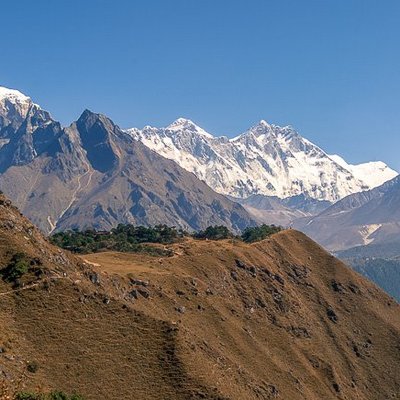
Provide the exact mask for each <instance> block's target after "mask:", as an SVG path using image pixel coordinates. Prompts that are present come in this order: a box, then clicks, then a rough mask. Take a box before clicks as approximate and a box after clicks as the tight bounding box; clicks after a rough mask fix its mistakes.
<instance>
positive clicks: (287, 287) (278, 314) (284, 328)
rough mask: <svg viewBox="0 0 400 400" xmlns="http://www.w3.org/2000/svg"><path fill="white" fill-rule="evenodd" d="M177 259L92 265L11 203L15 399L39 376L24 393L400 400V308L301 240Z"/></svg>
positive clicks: (1, 336) (8, 358)
mask: <svg viewBox="0 0 400 400" xmlns="http://www.w3.org/2000/svg"><path fill="white" fill-rule="evenodd" d="M171 248H172V250H173V251H174V252H175V255H174V256H173V257H165V258H159V257H157V258H152V257H150V256H144V255H138V254H136V255H135V254H132V255H130V254H118V253H100V254H93V255H87V256H84V258H85V259H87V260H88V261H89V262H91V263H93V264H94V263H96V264H99V265H98V266H95V265H93V264H92V265H90V264H88V263H87V262H86V261H83V262H82V261H79V260H78V259H76V258H74V257H73V256H71V255H69V254H67V253H65V252H63V251H61V250H59V249H56V248H54V247H52V246H50V245H49V244H48V243H47V242H46V241H45V240H44V239H43V238H42V237H41V235H40V234H39V233H38V231H37V230H36V229H35V228H33V227H32V225H31V224H30V223H29V221H27V220H26V219H25V218H23V217H22V216H21V215H20V214H19V213H18V211H17V210H16V209H14V208H13V207H12V206H10V205H9V203H8V202H7V200H6V199H5V198H4V197H1V198H0V260H1V262H2V265H3V266H4V265H7V264H9V263H10V260H12V259H13V256H15V254H16V253H21V252H23V254H24V255H25V257H26V258H27V259H28V260H30V267H29V271H28V272H27V273H26V274H25V275H23V276H22V277H21V278H20V279H19V281H18V282H17V283H15V284H14V285H13V284H11V283H8V282H6V281H4V280H0V323H1V326H2V329H1V331H0V347H1V349H2V351H1V352H0V364H1V369H2V373H3V374H2V378H3V379H4V380H5V385H8V386H11V385H12V380H13V378H18V377H19V376H20V374H21V372H22V371H23V370H24V368H25V367H24V366H26V365H35V368H34V369H33V368H30V369H29V370H28V371H26V372H25V373H24V374H23V377H22V385H23V386H24V388H25V389H26V390H37V388H41V390H44V391H48V390H52V389H53V390H54V389H58V390H63V391H65V392H67V393H72V392H78V393H80V394H82V395H83V396H85V398H86V399H89V400H91V399H93V400H94V399H99V398H104V399H110V400H113V399H115V400H117V399H122V398H124V399H134V398H140V399H143V400H147V399H157V400H158V399H160V400H161V399H163V400H168V399H189V398H193V399H200V398H206V399H232V400H239V399H240V400H246V399H249V400H253V399H254V400H255V399H273V398H278V397H279V398H283V399H288V400H290V399H296V400H301V399H307V400H317V399H318V400H320V399H327V400H330V399H349V400H351V399H376V400H380V399H382V400H383V399H385V400H386V399H388V398H396V397H398V396H399V395H400V392H399V388H400V380H399V379H400V367H399V366H400V362H399V361H400V349H399V346H398V343H399V339H400V314H399V306H398V304H396V303H395V302H394V301H393V300H392V299H390V298H389V297H388V296H387V295H386V294H384V293H383V292H382V291H380V290H379V289H378V288H376V287H375V286H374V285H372V284H371V283H369V282H368V281H366V280H365V279H363V278H361V277H360V276H359V275H358V274H356V273H355V272H353V271H351V270H350V269H349V268H347V267H346V266H345V265H343V264H342V263H341V262H339V261H338V260H336V259H335V258H333V257H332V256H330V255H329V254H327V253H326V252H325V251H324V250H323V249H322V248H320V247H319V246H317V245H316V244H315V243H313V242H312V241H310V240H309V239H308V238H307V237H306V236H304V235H303V234H301V233H299V232H296V231H292V230H289V231H285V232H282V233H279V234H276V235H274V236H273V237H271V238H270V239H269V240H266V241H263V242H260V243H257V244H254V245H246V244H243V243H240V242H235V243H232V242H231V241H222V242H212V241H193V240H188V241H184V242H182V243H179V244H175V245H171ZM4 271H5V270H4V268H2V269H1V272H2V274H3V277H4V276H5V275H4ZM205 327H206V329H205ZM388 366H390V368H388ZM22 385H21V386H22Z"/></svg>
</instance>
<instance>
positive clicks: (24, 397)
mask: <svg viewBox="0 0 400 400" xmlns="http://www.w3.org/2000/svg"><path fill="white" fill-rule="evenodd" d="M42 398H43V397H42ZM42 398H41V397H39V395H37V394H35V393H29V392H21V393H17V394H16V396H15V400H42Z"/></svg>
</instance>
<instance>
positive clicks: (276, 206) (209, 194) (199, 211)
mask: <svg viewBox="0 0 400 400" xmlns="http://www.w3.org/2000/svg"><path fill="white" fill-rule="evenodd" d="M0 145H1V148H0V189H1V190H2V191H3V192H4V193H5V194H7V195H8V196H9V197H10V198H11V199H12V200H13V201H14V202H15V203H16V205H17V206H18V207H19V208H20V209H21V210H22V212H23V213H24V214H26V215H27V216H29V217H30V218H31V219H32V221H33V222H34V223H35V224H36V225H37V226H39V227H40V229H42V231H43V232H45V233H50V232H54V231H56V230H65V229H71V228H79V229H84V228H96V229H109V228H111V227H113V226H115V225H117V224H118V223H133V224H144V225H154V224H158V223H164V224H168V225H174V226H177V227H180V228H183V229H186V230H198V229H202V228H204V227H206V226H208V225H213V224H221V225H226V226H228V227H229V228H231V229H232V230H234V231H239V230H241V229H243V228H245V227H246V226H249V225H255V224H257V223H260V222H267V223H275V224H278V225H285V226H288V225H294V226H295V227H297V228H298V229H301V230H302V231H304V232H306V233H307V234H308V235H310V236H311V237H313V238H314V239H315V240H317V241H318V242H319V243H321V244H323V245H324V246H326V247H327V248H328V249H330V250H343V249H346V248H351V247H354V246H358V245H366V244H368V243H370V242H372V241H374V242H375V243H379V241H383V240H388V238H390V237H393V236H395V235H397V233H398V225H399V221H398V219H399V218H397V214H398V208H397V209H396V207H397V205H398V202H397V197H396V196H397V195H396V193H397V191H398V189H397V187H398V181H399V179H398V174H397V172H396V171H394V170H392V169H390V168H389V167H388V166H387V165H386V164H384V163H383V162H370V163H364V164H359V165H351V164H348V163H347V162H346V161H344V160H343V158H341V157H339V156H337V155H328V154H327V153H325V152H324V151H323V150H322V149H321V148H319V147H318V146H316V145H315V144H313V143H311V142H310V141H309V140H307V139H305V138H303V137H302V136H300V134H299V133H298V132H296V131H295V130H294V129H293V128H292V127H290V126H285V127H279V126H276V125H271V124H268V123H267V122H266V121H260V122H259V123H258V124H256V125H255V126H253V127H252V128H250V129H249V130H247V131H246V132H244V133H242V134H241V135H239V136H236V137H234V138H232V139H228V138H227V137H214V136H213V135H211V134H210V133H208V132H206V131H205V130H204V129H202V128H200V127H199V126H197V125H196V124H194V123H193V122H192V121H190V120H188V119H184V118H179V119H177V120H176V121H175V122H173V123H172V124H170V125H169V126H167V127H166V128H154V127H150V126H146V127H144V128H143V129H138V128H132V129H127V130H123V129H121V128H119V127H118V126H117V125H116V124H114V123H113V122H112V121H111V120H110V119H109V118H107V117H106V116H104V115H100V114H96V113H93V112H91V111H89V110H86V111H84V112H83V113H82V115H81V116H80V118H79V119H78V120H77V121H76V122H73V123H72V124H71V125H70V126H68V127H63V126H61V124H60V123H59V122H57V121H55V120H54V119H53V118H52V117H51V115H50V113H49V112H47V111H45V110H43V109H42V108H41V107H40V106H39V105H37V104H35V103H34V102H33V101H32V100H31V99H30V98H29V97H27V96H25V95H24V94H22V93H20V92H18V91H16V90H11V89H6V88H0Z"/></svg>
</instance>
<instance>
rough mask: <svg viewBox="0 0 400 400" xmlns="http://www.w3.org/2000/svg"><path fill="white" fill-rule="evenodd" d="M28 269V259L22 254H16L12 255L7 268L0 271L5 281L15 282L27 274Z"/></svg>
mask: <svg viewBox="0 0 400 400" xmlns="http://www.w3.org/2000/svg"><path fill="white" fill-rule="evenodd" d="M29 268H30V260H29V258H28V257H27V256H26V255H25V254H24V253H17V254H14V256H13V257H12V259H11V261H10V262H9V264H8V265H7V267H6V268H4V269H3V270H2V271H1V275H2V276H3V279H5V280H6V281H8V282H15V281H16V280H17V279H19V278H21V277H22V276H23V275H25V274H26V273H27V272H29Z"/></svg>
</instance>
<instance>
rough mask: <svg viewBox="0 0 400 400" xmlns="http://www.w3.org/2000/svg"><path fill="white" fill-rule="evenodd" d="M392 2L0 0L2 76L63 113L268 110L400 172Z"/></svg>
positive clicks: (118, 115)
mask: <svg viewBox="0 0 400 400" xmlns="http://www.w3.org/2000/svg"><path fill="white" fill-rule="evenodd" d="M399 21H400V1H398V0H393V1H391V0H382V1H378V0H357V1H356V0H326V1H324V0H319V1H316V0H301V1H300V0H291V1H290V0H246V1H245V0H242V1H239V0H141V1H139V0H131V1H129V0H126V1H125V0H113V1H103V0H80V1H77V0H68V1H67V0H64V1H63V0H57V1H55V0H36V1H31V0H29V1H28V0H19V1H5V2H3V3H2V5H1V23H0V37H1V44H2V45H1V48H2V50H1V56H0V57H1V64H0V85H4V86H8V87H12V88H17V89H20V90H21V91H23V92H25V93H26V94H28V95H30V96H31V97H32V98H33V99H34V100H35V101H36V102H37V103H39V104H41V105H42V106H43V107H45V108H47V109H48V110H49V111H50V112H51V113H52V114H53V116H54V117H55V118H57V119H59V120H61V121H62V122H63V123H64V124H69V123H70V122H71V121H72V120H74V119H76V118H77V117H78V116H79V114H80V113H81V111H82V110H83V109H84V108H89V109H91V110H93V111H96V112H102V113H105V114H107V115H108V116H110V117H111V118H112V119H113V120H114V121H115V122H116V123H118V124H119V125H120V126H122V127H131V126H137V127H141V126H144V125H146V124H150V125H155V126H163V125H166V124H168V123H169V122H171V121H172V120H174V119H176V118H177V117H179V116H184V117H188V118H191V119H193V120H194V121H195V122H196V123H198V124H199V125H201V126H202V127H204V128H205V129H206V130H208V131H210V132H211V133H214V134H216V135H221V134H229V135H236V134H238V133H240V132H242V131H244V130H245V129H246V128H248V127H249V126H251V125H252V124H254V123H255V122H257V121H258V120H260V119H266V120H267V121H269V122H271V123H277V124H284V125H286V124H291V125H293V126H294V127H295V128H296V129H297V130H298V131H299V132H300V133H301V134H303V136H305V137H307V138H308V139H310V140H312V141H314V142H315V143H316V144H318V145H320V146H321V147H322V148H324V149H325V150H326V151H328V152H331V153H339V154H341V155H343V156H344V157H345V158H346V159H347V160H349V161H352V162H360V161H366V160H374V159H382V160H384V161H386V162H388V163H389V164H390V165H391V166H393V167H395V168H396V169H398V170H400V158H399V149H400V101H399V98H400V97H399V96H400V22H399Z"/></svg>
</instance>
